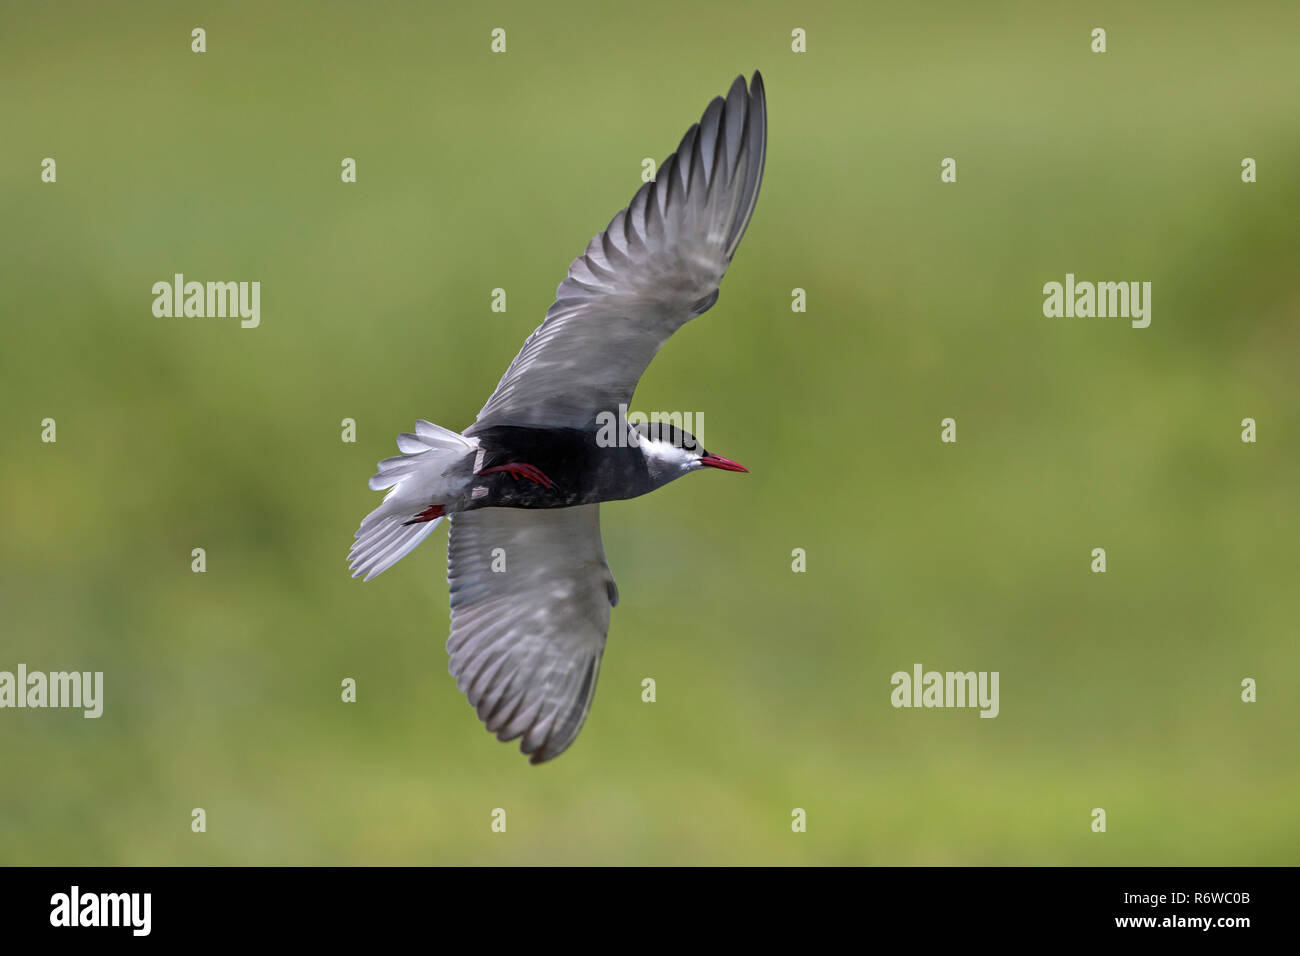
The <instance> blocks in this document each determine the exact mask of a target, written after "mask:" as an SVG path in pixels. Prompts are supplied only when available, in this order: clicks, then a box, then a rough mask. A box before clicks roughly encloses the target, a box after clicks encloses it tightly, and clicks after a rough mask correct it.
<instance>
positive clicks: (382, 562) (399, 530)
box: [348, 514, 442, 581]
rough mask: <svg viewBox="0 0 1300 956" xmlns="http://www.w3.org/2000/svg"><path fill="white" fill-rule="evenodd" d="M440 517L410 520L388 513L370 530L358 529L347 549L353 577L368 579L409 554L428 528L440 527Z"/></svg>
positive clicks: (422, 538) (427, 534)
mask: <svg viewBox="0 0 1300 956" xmlns="http://www.w3.org/2000/svg"><path fill="white" fill-rule="evenodd" d="M441 521H442V519H441V518H436V519H434V520H433V521H425V522H421V523H419V524H408V523H407V516H406V515H404V514H403V515H387V516H385V517H382V518H380V519H379V520H378V521H377V522H375V523H374V524H373V525H372V526H371V527H370V529H369V530H366V529H365V528H364V527H363V528H362V529H361V530H360V531H358V532H357V540H356V542H355V543H354V544H353V545H352V550H351V551H350V552H349V553H348V567H349V568H350V569H351V571H352V576H353V577H354V578H358V577H362V575H364V577H363V578H362V580H364V581H369V580H370V579H371V578H373V577H374V576H375V575H376V574H380V573H382V572H384V571H387V570H388V569H389V568H391V567H392V566H393V565H394V564H396V563H397V562H398V561H400V560H401V559H402V558H404V557H406V556H407V555H408V554H410V553H411V551H412V550H413V549H414V548H415V546H416V545H418V544H419V543H420V542H421V541H423V540H424V539H425V538H427V537H428V536H429V532H430V531H432V530H433V529H434V528H436V527H438V525H439V524H440V523H441Z"/></svg>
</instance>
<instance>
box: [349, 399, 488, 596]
mask: <svg viewBox="0 0 1300 956" xmlns="http://www.w3.org/2000/svg"><path fill="white" fill-rule="evenodd" d="M476 444H477V443H476V442H474V441H471V440H469V439H466V438H464V437H463V436H461V435H460V434H458V433H457V432H454V431H452V430H451V429H448V428H443V427H442V426H440V425H435V424H433V422H427V421H424V420H423V419H421V420H420V421H417V422H416V423H415V433H414V434H411V433H409V432H408V433H405V434H402V435H399V436H398V438H397V447H398V448H399V449H400V450H401V451H402V452H404V453H405V454H402V455H396V456H394V457H392V458H385V459H384V460H383V461H381V462H380V463H379V471H378V472H377V473H376V474H375V475H374V476H373V477H372V478H371V479H370V487H371V488H372V489H374V490H375V491H383V490H385V489H390V490H389V492H388V494H387V495H386V496H385V497H384V501H383V504H381V505H380V506H379V507H378V508H376V509H375V510H374V511H372V512H370V514H368V515H366V517H365V518H363V519H362V521H361V527H360V528H358V529H357V533H356V535H355V537H356V541H355V542H353V544H352V550H351V551H349V552H348V567H349V568H351V570H352V576H353V577H354V578H355V577H362V576H363V575H364V580H366V581H369V580H370V579H371V578H373V577H374V576H375V575H377V574H380V573H381V572H383V571H386V570H388V569H389V568H391V567H392V566H393V565H394V564H396V563H397V562H398V561H400V560H401V559H402V558H403V557H405V556H406V555H408V554H410V553H411V550H412V549H413V548H415V546H416V545H418V544H419V543H420V542H421V541H423V540H424V539H425V538H427V537H428V536H429V532H431V531H432V530H433V529H434V528H436V527H437V526H438V524H439V522H440V521H441V518H440V517H438V518H435V517H434V515H435V514H437V513H438V512H439V511H440V510H441V508H440V502H441V501H445V500H447V499H445V498H441V497H440V495H442V494H446V493H449V492H450V491H451V489H449V488H448V485H449V482H448V481H447V480H444V475H445V474H446V472H447V471H448V470H449V469H450V468H452V467H453V466H454V465H456V464H457V463H458V462H460V461H461V460H462V459H464V457H465V456H466V455H468V454H471V453H473V451H474V448H475V446H476Z"/></svg>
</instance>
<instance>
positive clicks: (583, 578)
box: [447, 505, 618, 763]
mask: <svg viewBox="0 0 1300 956" xmlns="http://www.w3.org/2000/svg"><path fill="white" fill-rule="evenodd" d="M497 549H500V550H499V551H498V550H497ZM447 583H448V585H449V589H450V594H451V636H450V637H448V638H447V652H448V653H449V654H450V655H451V666H450V669H451V673H452V675H453V676H454V677H455V678H456V684H457V686H458V687H459V688H460V689H461V691H462V692H463V693H465V694H466V695H467V696H468V697H469V702H470V703H471V704H473V705H474V707H475V709H476V710H477V711H478V716H479V719H480V720H482V721H483V723H484V724H486V725H487V729H488V730H489V731H491V732H492V733H494V734H496V735H497V737H498V739H500V740H513V739H514V738H516V737H521V736H522V737H523V740H522V741H521V743H520V745H519V749H520V750H521V751H523V752H524V753H526V754H531V755H532V762H533V763H541V762H542V761H544V760H550V759H551V758H552V757H555V756H558V755H559V754H560V753H561V752H563V751H564V749H565V748H566V747H568V746H569V744H571V743H573V740H574V738H575V737H577V736H578V731H579V730H581V729H582V724H583V721H585V720H586V719H587V713H588V711H589V710H590V709H591V700H592V695H593V694H594V693H595V690H596V675H597V673H598V671H599V669H600V658H601V654H602V653H603V652H604V650H605V635H606V633H607V632H608V631H609V611H610V608H611V607H613V606H614V605H615V604H617V603H618V591H617V589H616V588H615V586H614V577H613V575H612V574H611V573H610V570H609V565H607V564H606V563H605V549H604V546H603V545H602V544H601V540H600V506H599V505H580V506H578V507H574V508H554V509H524V508H484V509H482V510H478V511H466V512H462V513H459V514H455V515H453V516H452V518H451V535H450V538H449V543H448V545H447Z"/></svg>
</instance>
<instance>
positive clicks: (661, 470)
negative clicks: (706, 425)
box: [631, 422, 749, 487]
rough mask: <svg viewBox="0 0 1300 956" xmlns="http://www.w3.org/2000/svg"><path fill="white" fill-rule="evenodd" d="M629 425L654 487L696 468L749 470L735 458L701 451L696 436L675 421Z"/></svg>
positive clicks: (702, 449)
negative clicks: (733, 459)
mask: <svg viewBox="0 0 1300 956" xmlns="http://www.w3.org/2000/svg"><path fill="white" fill-rule="evenodd" d="M631 429H632V431H633V432H635V433H636V436H637V442H636V445H637V447H638V448H639V449H640V450H641V454H642V455H643V456H644V457H645V461H646V467H647V468H648V469H649V472H650V478H651V480H652V481H653V482H654V483H655V486H656V487H658V486H659V485H666V484H668V482H670V481H672V480H673V479H674V478H680V477H681V476H682V475H684V474H686V473H687V472H690V471H697V470H699V469H700V468H720V469H722V470H723V471H744V472H748V471H749V469H748V468H746V467H745V466H744V465H742V464H740V463H739V462H735V461H732V460H731V459H730V458H723V457H722V456H721V455H714V454H710V453H709V452H707V451H705V449H704V445H703V444H702V443H701V442H700V440H699V439H698V438H696V437H695V436H694V435H692V434H691V433H690V432H688V431H683V430H682V429H680V428H678V427H677V426H675V425H668V424H665V423H663V422H650V423H638V424H635V425H632V426H631Z"/></svg>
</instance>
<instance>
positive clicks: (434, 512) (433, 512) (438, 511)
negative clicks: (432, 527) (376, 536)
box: [402, 505, 445, 525]
mask: <svg viewBox="0 0 1300 956" xmlns="http://www.w3.org/2000/svg"><path fill="white" fill-rule="evenodd" d="M442 508H443V506H442V505H429V507H427V508H425V509H424V510H423V511H421V512H420V513H419V514H418V515H416V516H415V517H414V518H412V519H411V520H410V521H403V522H402V524H403V525H408V524H420V523H421V522H423V521H434V520H436V519H438V518H441V517H442V516H443V515H444V514H445V512H444V511H443V510H442Z"/></svg>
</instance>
